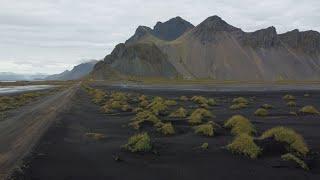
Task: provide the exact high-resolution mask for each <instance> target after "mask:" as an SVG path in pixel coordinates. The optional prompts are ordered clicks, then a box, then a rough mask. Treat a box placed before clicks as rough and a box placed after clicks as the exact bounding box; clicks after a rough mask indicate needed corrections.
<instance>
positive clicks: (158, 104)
mask: <svg viewBox="0 0 320 180" xmlns="http://www.w3.org/2000/svg"><path fill="white" fill-rule="evenodd" d="M147 108H148V109H150V111H151V112H153V113H154V114H155V115H159V114H165V113H166V112H167V110H168V106H167V105H166V104H165V101H164V100H163V98H161V97H155V98H154V99H153V101H152V102H151V103H150V104H149V105H148V106H147Z"/></svg>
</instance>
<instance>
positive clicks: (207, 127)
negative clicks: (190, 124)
mask: <svg viewBox="0 0 320 180" xmlns="http://www.w3.org/2000/svg"><path fill="white" fill-rule="evenodd" d="M218 127H219V125H217V124H215V123H213V122H209V123H206V124H201V125H198V126H195V127H194V132H195V133H196V134H200V135H204V136H214V134H215V131H216V129H217V128H218Z"/></svg>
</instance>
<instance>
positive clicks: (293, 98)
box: [282, 94, 296, 101]
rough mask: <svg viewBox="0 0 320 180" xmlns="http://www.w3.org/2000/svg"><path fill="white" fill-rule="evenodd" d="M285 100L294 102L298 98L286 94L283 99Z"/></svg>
mask: <svg viewBox="0 0 320 180" xmlns="http://www.w3.org/2000/svg"><path fill="white" fill-rule="evenodd" d="M282 99H283V100H285V101H294V100H296V98H295V97H294V96H293V95H290V94H286V95H284V96H283V97H282Z"/></svg>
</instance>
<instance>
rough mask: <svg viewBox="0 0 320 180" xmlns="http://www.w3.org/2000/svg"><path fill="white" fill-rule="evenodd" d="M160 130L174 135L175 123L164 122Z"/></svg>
mask: <svg viewBox="0 0 320 180" xmlns="http://www.w3.org/2000/svg"><path fill="white" fill-rule="evenodd" d="M158 126H159V125H158ZM158 131H160V132H161V133H162V134H164V135H173V134H175V130H174V127H173V125H172V124H171V123H163V124H162V125H160V127H159V128H158Z"/></svg>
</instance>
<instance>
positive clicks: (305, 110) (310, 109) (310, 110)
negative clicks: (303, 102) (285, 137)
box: [299, 105, 320, 115]
mask: <svg viewBox="0 0 320 180" xmlns="http://www.w3.org/2000/svg"><path fill="white" fill-rule="evenodd" d="M299 112H301V113H304V114H318V115H319V114H320V112H319V111H318V110H317V109H316V108H315V107H314V106H310V105H309V106H304V107H303V108H301V109H300V110H299Z"/></svg>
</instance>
